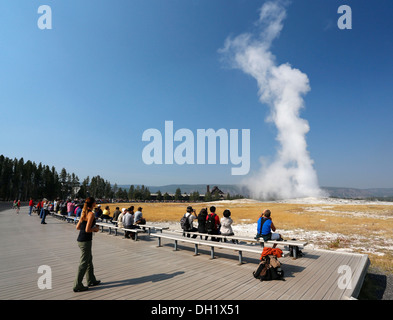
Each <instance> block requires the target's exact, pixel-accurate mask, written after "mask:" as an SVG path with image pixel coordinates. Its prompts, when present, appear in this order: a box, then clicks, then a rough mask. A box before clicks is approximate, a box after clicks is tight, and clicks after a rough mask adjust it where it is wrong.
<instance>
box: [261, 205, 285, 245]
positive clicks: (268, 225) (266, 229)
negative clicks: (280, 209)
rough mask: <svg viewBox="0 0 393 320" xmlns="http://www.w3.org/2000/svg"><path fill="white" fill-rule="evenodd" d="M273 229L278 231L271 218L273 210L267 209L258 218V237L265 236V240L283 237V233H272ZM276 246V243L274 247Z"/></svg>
mask: <svg viewBox="0 0 393 320" xmlns="http://www.w3.org/2000/svg"><path fill="white" fill-rule="evenodd" d="M272 231H276V227H275V225H274V223H273V220H272V218H271V211H270V210H269V209H266V210H264V211H263V213H262V214H261V216H260V217H259V219H258V231H257V238H263V240H264V241H269V240H280V239H282V238H281V234H279V233H275V232H273V233H272ZM276 246H277V244H276V243H275V244H274V245H273V248H275V247H276Z"/></svg>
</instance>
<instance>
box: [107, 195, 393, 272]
mask: <svg viewBox="0 0 393 320" xmlns="http://www.w3.org/2000/svg"><path fill="white" fill-rule="evenodd" d="M108 205H109V207H110V211H111V213H113V212H114V211H115V208H116V207H119V208H120V210H121V209H122V208H127V207H130V206H131V205H132V206H134V207H135V209H134V211H136V210H137V208H138V207H139V206H141V207H142V208H143V216H144V217H145V218H146V220H147V221H150V222H162V223H165V222H173V223H177V222H179V220H180V218H181V217H182V215H183V214H184V213H185V212H186V208H187V206H188V205H191V206H192V207H193V208H194V209H196V212H197V213H199V211H200V209H202V208H209V207H210V206H212V205H214V206H215V207H216V208H217V211H216V212H217V213H218V215H219V216H220V218H221V217H222V212H223V211H224V210H225V209H229V210H230V211H231V218H232V219H233V221H234V223H233V227H234V229H235V227H236V226H246V225H249V226H251V224H255V223H256V221H257V220H258V218H259V216H260V214H261V212H262V211H263V210H264V209H270V210H271V212H272V219H273V221H274V224H275V225H276V227H277V229H278V230H277V232H280V233H281V234H282V235H283V237H284V239H286V238H288V237H290V238H292V237H296V238H298V239H305V240H307V241H308V242H309V244H310V245H313V246H314V247H318V248H323V249H330V250H346V251H352V252H359V253H366V254H368V255H369V258H370V261H371V264H372V266H376V267H378V268H380V269H383V270H385V271H388V272H393V262H392V261H393V259H392V258H393V234H392V230H393V203H392V205H389V204H386V205H381V204H373V203H370V204H336V203H332V204H331V203H327V204H291V203H276V202H272V203H270V202H269V203H263V202H258V201H253V200H247V199H244V200H233V201H217V202H209V203H159V202H155V203H154V202H152V203H117V204H108ZM102 206H103V207H105V206H106V204H105V205H102ZM254 228H255V227H254ZM249 230H250V234H249V235H250V236H254V235H255V233H256V229H255V230H254V229H253V228H251V229H249ZM235 233H236V231H235Z"/></svg>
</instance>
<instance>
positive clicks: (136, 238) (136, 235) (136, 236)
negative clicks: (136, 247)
mask: <svg viewBox="0 0 393 320" xmlns="http://www.w3.org/2000/svg"><path fill="white" fill-rule="evenodd" d="M135 241H138V232H135Z"/></svg>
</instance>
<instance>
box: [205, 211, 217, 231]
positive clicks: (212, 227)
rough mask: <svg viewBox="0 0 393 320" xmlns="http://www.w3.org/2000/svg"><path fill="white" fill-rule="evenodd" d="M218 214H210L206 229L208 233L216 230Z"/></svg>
mask: <svg viewBox="0 0 393 320" xmlns="http://www.w3.org/2000/svg"><path fill="white" fill-rule="evenodd" d="M215 217H216V214H215V213H214V214H209V216H208V218H207V221H206V231H207V233H211V232H213V231H215V230H216V220H215Z"/></svg>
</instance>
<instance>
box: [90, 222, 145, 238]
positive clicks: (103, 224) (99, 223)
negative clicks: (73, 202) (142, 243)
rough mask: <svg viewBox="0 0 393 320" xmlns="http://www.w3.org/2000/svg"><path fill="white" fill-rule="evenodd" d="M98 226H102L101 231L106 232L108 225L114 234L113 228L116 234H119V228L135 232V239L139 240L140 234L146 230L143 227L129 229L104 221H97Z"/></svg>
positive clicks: (110, 231)
mask: <svg viewBox="0 0 393 320" xmlns="http://www.w3.org/2000/svg"><path fill="white" fill-rule="evenodd" d="M96 225H97V226H99V227H101V232H104V227H107V228H108V229H109V234H112V229H114V230H115V236H117V230H122V231H130V232H132V233H134V234H135V237H134V240H135V241H137V240H138V234H139V233H144V232H146V231H145V230H142V229H137V228H136V229H127V228H120V227H117V226H115V225H114V224H109V223H103V222H97V223H96Z"/></svg>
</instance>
